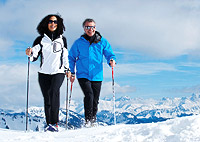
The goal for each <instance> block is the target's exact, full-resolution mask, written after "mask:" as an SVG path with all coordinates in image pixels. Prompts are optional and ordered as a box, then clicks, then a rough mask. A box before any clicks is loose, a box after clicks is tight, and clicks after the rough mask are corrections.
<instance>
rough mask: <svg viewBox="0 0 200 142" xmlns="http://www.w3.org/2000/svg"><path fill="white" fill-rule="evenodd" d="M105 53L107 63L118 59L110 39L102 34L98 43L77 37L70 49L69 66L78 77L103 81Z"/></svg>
mask: <svg viewBox="0 0 200 142" xmlns="http://www.w3.org/2000/svg"><path fill="white" fill-rule="evenodd" d="M103 55H104V56H105V58H106V60H107V63H108V64H109V62H110V60H111V59H113V60H116V57H115V55H114V53H113V50H112V48H111V46H110V44H109V43H108V41H107V40H106V39H105V38H103V37H102V36H101V38H100V40H99V41H98V42H97V43H94V42H93V43H92V44H90V42H89V41H88V40H86V39H85V38H84V37H83V36H81V37H80V38H79V39H77V40H76V41H75V42H74V44H73V45H72V47H71V49H70V51H69V56H68V57H69V68H70V70H71V73H72V74H74V73H75V67H76V77H77V78H78V79H79V78H86V79H88V80H90V81H103Z"/></svg>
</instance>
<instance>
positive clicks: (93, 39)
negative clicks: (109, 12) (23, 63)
mask: <svg viewBox="0 0 200 142" xmlns="http://www.w3.org/2000/svg"><path fill="white" fill-rule="evenodd" d="M82 26H83V28H84V31H85V33H84V34H83V35H82V36H81V37H80V38H79V39H77V40H76V41H75V42H74V44H73V45H72V47H71V49H70V51H69V64H70V65H69V67H70V70H71V73H72V76H71V77H70V81H71V82H72V83H73V82H74V80H75V67H76V76H77V79H78V82H79V85H80V87H81V89H82V91H83V93H84V110H85V124H86V126H87V125H92V124H93V123H94V122H95V121H96V114H97V109H98V103H99V96H100V90H101V84H102V81H103V55H104V56H105V58H106V60H107V63H108V64H109V66H110V67H114V66H115V60H116V57H115V55H114V53H113V51H112V49H111V46H110V44H109V43H108V41H107V40H106V39H105V38H103V37H102V36H101V34H100V33H99V32H97V31H96V23H95V21H94V20H93V19H86V20H85V21H84V22H83V25H82Z"/></svg>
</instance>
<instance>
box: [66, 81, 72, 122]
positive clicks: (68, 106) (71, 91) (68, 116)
mask: <svg viewBox="0 0 200 142" xmlns="http://www.w3.org/2000/svg"><path fill="white" fill-rule="evenodd" d="M72 85H73V83H71V88H70V95H69V101H68V109H67V116H66V117H67V119H66V121H67V124H68V119H69V109H70V102H71V96H72Z"/></svg>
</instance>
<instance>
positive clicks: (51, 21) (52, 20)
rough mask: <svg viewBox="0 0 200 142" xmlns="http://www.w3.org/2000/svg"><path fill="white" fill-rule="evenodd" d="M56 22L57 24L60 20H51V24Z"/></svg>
mask: <svg viewBox="0 0 200 142" xmlns="http://www.w3.org/2000/svg"><path fill="white" fill-rule="evenodd" d="M53 22H54V24H57V23H58V21H57V20H49V24H52V23H53Z"/></svg>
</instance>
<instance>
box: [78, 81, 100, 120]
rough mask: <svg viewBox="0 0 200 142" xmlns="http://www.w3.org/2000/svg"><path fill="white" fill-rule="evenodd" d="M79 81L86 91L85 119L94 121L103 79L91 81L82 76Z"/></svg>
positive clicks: (84, 91)
mask: <svg viewBox="0 0 200 142" xmlns="http://www.w3.org/2000/svg"><path fill="white" fill-rule="evenodd" d="M78 82H79V84H80V86H81V89H82V91H83V93H84V109H85V121H86V122H88V121H90V122H94V121H96V114H97V110H98V104H99V96H100V91H101V83H102V81H89V80H88V79H85V78H80V79H78Z"/></svg>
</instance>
